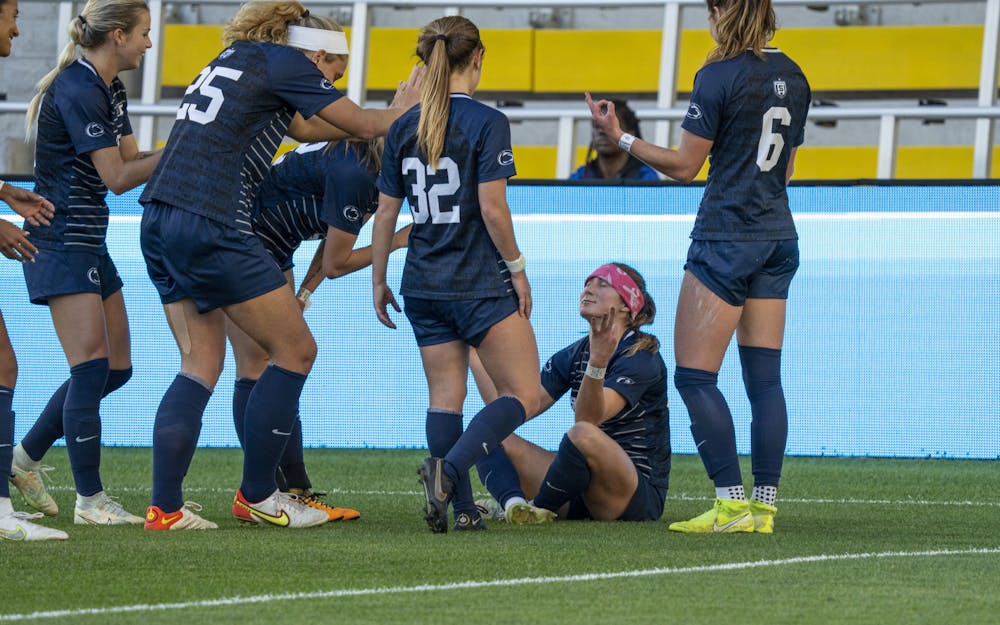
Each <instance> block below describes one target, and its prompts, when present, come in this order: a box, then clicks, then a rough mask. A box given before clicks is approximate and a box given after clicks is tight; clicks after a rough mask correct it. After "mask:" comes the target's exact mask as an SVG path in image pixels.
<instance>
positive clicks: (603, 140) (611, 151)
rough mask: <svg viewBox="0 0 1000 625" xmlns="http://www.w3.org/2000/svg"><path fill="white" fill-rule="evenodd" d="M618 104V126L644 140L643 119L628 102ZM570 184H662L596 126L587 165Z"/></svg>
mask: <svg viewBox="0 0 1000 625" xmlns="http://www.w3.org/2000/svg"><path fill="white" fill-rule="evenodd" d="M611 102H612V103H613V104H614V110H615V115H617V117H618V124H619V126H620V127H621V128H622V130H623V131H625V132H628V133H632V134H633V135H635V136H636V137H642V133H640V132H639V118H638V117H636V116H635V111H633V110H632V109H631V108H629V106H628V104H627V103H626V102H625V100H611ZM569 179H570V180H608V181H612V182H622V181H625V180H659V179H660V177H659V176H658V175H657V174H656V171H654V170H653V169H652V168H651V167H650V166H649V165H646V164H645V163H643V162H642V161H640V160H639V159H637V158H635V157H634V156H632V155H631V154H629V153H628V152H626V151H625V150H623V149H621V148H620V147H618V144H617V143H615V142H614V141H612V140H611V139H610V138H608V135H607V134H606V133H605V132H604V131H603V130H601V129H600V127H598V126H597V125H596V124H592V125H591V139H590V145H589V146H588V147H587V158H586V162H585V164H583V165H581V166H580V168H579V169H577V170H576V171H575V172H573V173H572V174H570V176H569Z"/></svg>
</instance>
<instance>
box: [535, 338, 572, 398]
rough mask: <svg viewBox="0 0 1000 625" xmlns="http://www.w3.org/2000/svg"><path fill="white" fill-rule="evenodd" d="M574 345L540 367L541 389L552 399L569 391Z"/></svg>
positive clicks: (560, 351) (557, 353) (563, 349)
mask: <svg viewBox="0 0 1000 625" xmlns="http://www.w3.org/2000/svg"><path fill="white" fill-rule="evenodd" d="M575 345H576V344H575V343H574V344H573V345H570V346H569V347H564V348H562V349H561V350H559V351H558V352H556V353H555V354H553V355H552V357H551V358H549V360H548V361H547V362H546V363H545V366H544V367H542V388H544V389H545V392H546V393H548V394H549V397H551V398H552V399H555V400H558V399H559V398H560V397H562V396H563V395H565V394H566V391H568V390H569V389H570V384H571V382H572V380H571V378H570V368H571V367H572V365H573V352H574V349H573V347H574V346H575Z"/></svg>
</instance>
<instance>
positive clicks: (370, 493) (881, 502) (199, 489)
mask: <svg viewBox="0 0 1000 625" xmlns="http://www.w3.org/2000/svg"><path fill="white" fill-rule="evenodd" d="M46 490H48V491H50V492H64V491H73V492H76V489H75V487H73V486H49V487H48V488H47V489H46ZM114 492H116V493H117V492H123V493H148V492H150V488H149V486H116V487H114ZM184 492H185V493H225V494H232V493H233V492H234V491H233V488H232V487H219V486H212V487H203V486H195V487H191V488H187V487H185V488H184ZM323 492H325V493H326V494H328V495H351V496H353V495H359V496H366V497H383V496H384V497H410V496H412V497H422V496H423V492H422V491H418V490H363V489H354V488H329V489H325V490H324V491H323ZM488 495H489V493H485V492H478V493H476V497H480V496H482V497H486V496H488ZM667 501H705V502H708V503H709V504H711V503H712V501H713V499H712V498H711V497H707V496H704V495H688V494H685V493H677V494H673V493H671V494H668V495H667ZM786 503H794V504H806V505H813V504H833V505H842V504H857V505H864V506H958V507H961V506H974V507H987V508H1000V501H968V500H966V501H932V500H928V499H860V498H847V499H832V498H831V499H823V498H818V499H817V498H801V497H779V498H778V504H779V505H780V504H786Z"/></svg>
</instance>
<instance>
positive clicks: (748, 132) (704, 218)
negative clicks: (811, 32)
mask: <svg viewBox="0 0 1000 625" xmlns="http://www.w3.org/2000/svg"><path fill="white" fill-rule="evenodd" d="M763 53H764V58H763V59H760V58H758V57H757V56H756V55H754V53H753V52H750V51H746V52H744V53H743V54H741V55H740V56H737V57H734V58H731V59H727V60H725V61H717V62H714V63H709V64H708V65H706V66H704V67H702V68H701V69H700V70H698V73H697V75H695V78H694V90H693V91H692V93H691V104H690V106H689V107H688V112H687V116H686V118H685V119H684V122H683V123H682V124H681V127H682V128H684V130H687V131H688V132H691V133H693V134H696V135H698V136H699V137H702V138H705V139H709V140H711V141H714V144H713V145H712V152H711V154H710V155H709V169H708V184H707V185H706V187H705V194H704V196H703V197H702V200H701V206H700V207H699V209H698V217H697V219H696V220H695V223H694V230H693V231H692V233H691V238H692V239H697V240H715V241H777V240H784V239H795V238H797V236H796V233H795V224H794V223H793V222H792V214H791V212H790V211H789V210H788V195H787V193H786V192H785V172H786V169H787V167H788V157H789V154H790V153H791V150H792V148H794V147H798V146H799V145H802V141H803V138H804V129H805V123H806V113H807V112H808V110H809V101H810V99H811V96H810V92H809V83H808V82H807V81H806V77H805V76H804V75H803V74H802V70H800V69H799V66H798V65H796V64H795V62H794V61H792V60H791V59H790V58H788V57H787V56H785V54H784V53H782V52H781V51H780V50H776V49H774V48H764V50H763Z"/></svg>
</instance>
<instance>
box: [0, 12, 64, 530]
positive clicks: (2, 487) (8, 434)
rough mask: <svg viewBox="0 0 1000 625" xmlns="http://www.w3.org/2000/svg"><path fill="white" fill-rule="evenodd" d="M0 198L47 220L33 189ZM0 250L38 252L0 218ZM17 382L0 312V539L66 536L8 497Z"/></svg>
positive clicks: (3, 20)
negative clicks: (16, 506)
mask: <svg viewBox="0 0 1000 625" xmlns="http://www.w3.org/2000/svg"><path fill="white" fill-rule="evenodd" d="M17 16H18V6H17V0H0V57H4V58H6V57H8V56H10V50H11V44H12V43H13V41H14V37H17V36H18V35H19V34H20V32H19V31H18V29H17ZM0 201H3V202H4V203H5V204H7V206H10V207H11V208H12V209H13V210H14V212H15V213H17V214H18V215H20V216H22V217H24V218H25V220H26V222H27V223H26V224H25V225H28V224H30V225H32V226H40V225H46V226H47V225H49V223H50V222H49V219H51V218H52V217H53V216H54V210H55V208H54V207H53V206H52V203H51V202H49V201H48V200H46V199H45V198H43V197H42V196H40V195H38V194H37V193H33V192H31V191H28V190H27V189H22V188H21V187H18V186H15V185H9V184H7V183H6V182H5V181H3V180H0ZM0 253H2V254H3V255H4V256H6V257H7V258H10V259H11V260H16V261H19V262H22V263H25V262H34V259H35V254H37V253H38V248H36V247H35V246H34V245H33V244H32V243H31V241H29V240H28V233H27V232H25V231H24V230H22V229H21V228H18V227H17V226H15V225H14V224H12V223H10V222H9V221H7V220H6V219H0ZM16 383H17V358H16V357H15V356H14V346H13V345H11V343H10V336H9V335H8V334H7V325H6V324H5V323H4V320H3V314H2V313H0V471H3V472H4V473H3V474H2V475H0V540H66V539H67V538H69V536H68V535H67V534H66V532H63V531H61V530H54V529H52V528H49V527H45V526H44V525H39V524H37V523H32V522H31V521H32V520H34V519H37V518H40V517H41V516H42V514H39V513H34V514H26V513H24V512H16V511H15V510H14V506H13V504H12V503H11V501H10V485H9V484H8V480H7V479H3V476H4V475H6V476H12V475H11V462H12V461H13V459H14V411H13V409H12V408H11V406H12V402H13V399H14V385H15V384H16Z"/></svg>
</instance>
